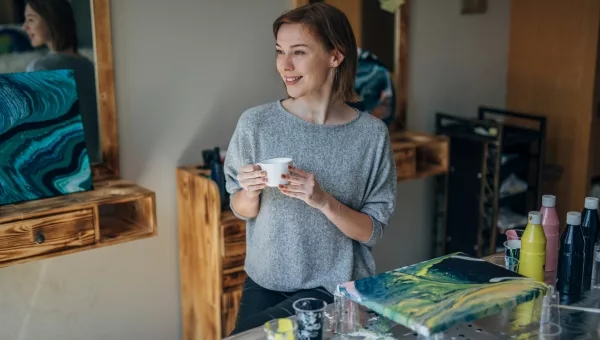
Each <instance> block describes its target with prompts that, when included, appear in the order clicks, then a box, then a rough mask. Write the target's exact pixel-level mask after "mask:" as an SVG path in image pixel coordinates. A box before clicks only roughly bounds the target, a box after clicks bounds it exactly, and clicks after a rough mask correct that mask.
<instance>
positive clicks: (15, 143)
mask: <svg viewBox="0 0 600 340" xmlns="http://www.w3.org/2000/svg"><path fill="white" fill-rule="evenodd" d="M92 189H93V181H92V171H91V167H90V161H89V157H88V152H87V148H86V144H85V141H84V131H83V125H82V122H81V115H80V109H79V101H78V95H77V87H76V83H75V78H74V73H73V71H71V70H52V71H38V72H28V73H8V74H0V205H6V204H15V203H20V202H25V201H31V200H37V199H41V198H49V197H55V196H61V195H66V194H72V193H76V192H83V191H88V190H92Z"/></svg>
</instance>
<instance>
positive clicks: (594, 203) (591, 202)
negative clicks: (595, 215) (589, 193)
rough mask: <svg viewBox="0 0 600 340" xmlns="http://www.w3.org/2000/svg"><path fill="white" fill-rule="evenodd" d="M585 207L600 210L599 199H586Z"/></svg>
mask: <svg viewBox="0 0 600 340" xmlns="http://www.w3.org/2000/svg"><path fill="white" fill-rule="evenodd" d="M584 207H585V208H586V209H590V210H596V209H598V199H597V198H596V197H586V198H585V205H584Z"/></svg>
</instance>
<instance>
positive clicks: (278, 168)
mask: <svg viewBox="0 0 600 340" xmlns="http://www.w3.org/2000/svg"><path fill="white" fill-rule="evenodd" d="M291 163H292V159H291V158H272V159H267V160H265V161H262V162H260V163H258V164H257V165H258V166H260V168H261V169H262V170H263V171H266V172H267V179H268V181H267V186H270V187H277V186H278V185H279V184H288V183H289V182H288V181H286V180H284V179H282V178H281V175H282V174H286V175H287V174H289V173H290V172H289V170H288V165H290V164H291Z"/></svg>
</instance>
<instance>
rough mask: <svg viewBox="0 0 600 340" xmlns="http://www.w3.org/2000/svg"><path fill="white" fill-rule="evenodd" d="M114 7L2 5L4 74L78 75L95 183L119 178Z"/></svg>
mask: <svg viewBox="0 0 600 340" xmlns="http://www.w3.org/2000/svg"><path fill="white" fill-rule="evenodd" d="M109 2H110V0H0V73H16V72H36V71H38V70H52V69H72V70H74V72H75V80H76V82H77V91H78V97H79V105H80V113H81V117H82V123H83V129H84V134H85V141H86V144H87V148H88V153H89V158H90V163H91V164H92V167H93V169H94V180H100V179H104V178H107V177H108V178H110V177H117V176H118V163H117V160H118V155H117V151H118V147H117V145H118V144H117V136H116V131H117V127H116V119H115V108H114V84H113V74H112V68H113V67H112V50H111V48H112V44H111V43H110V41H111V40H110V39H111V36H110V11H109ZM98 41H102V44H101V45H102V46H98V44H97V42H98Z"/></svg>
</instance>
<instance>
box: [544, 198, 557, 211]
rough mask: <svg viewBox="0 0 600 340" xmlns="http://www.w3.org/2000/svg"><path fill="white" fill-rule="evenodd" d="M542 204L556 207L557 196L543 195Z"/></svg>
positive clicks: (547, 206)
mask: <svg viewBox="0 0 600 340" xmlns="http://www.w3.org/2000/svg"><path fill="white" fill-rule="evenodd" d="M542 206H543V207H546V208H554V206H556V196H554V195H544V196H542Z"/></svg>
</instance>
